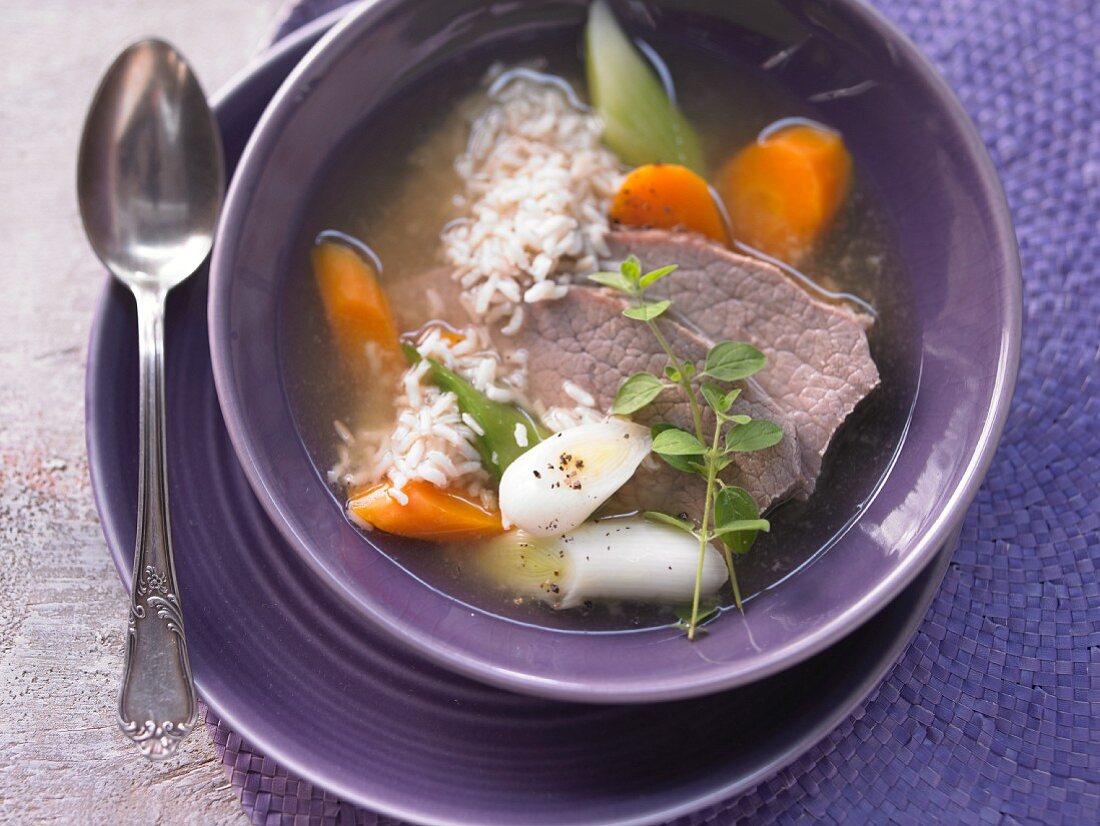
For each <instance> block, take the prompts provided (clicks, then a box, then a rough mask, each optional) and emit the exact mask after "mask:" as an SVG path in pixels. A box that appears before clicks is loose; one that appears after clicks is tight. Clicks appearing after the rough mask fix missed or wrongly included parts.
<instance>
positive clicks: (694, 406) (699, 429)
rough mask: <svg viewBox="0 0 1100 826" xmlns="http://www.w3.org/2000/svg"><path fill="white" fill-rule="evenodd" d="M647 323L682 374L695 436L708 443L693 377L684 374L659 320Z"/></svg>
mask: <svg viewBox="0 0 1100 826" xmlns="http://www.w3.org/2000/svg"><path fill="white" fill-rule="evenodd" d="M646 324H648V325H649V329H650V330H652V331H653V335H654V336H655V337H656V339H657V343H658V344H659V345H660V346H661V349H662V350H664V351H665V355H666V356H668V358H669V361H671V362H672V364H673V366H674V367H675V368H676V372H677V374H678V375H679V376H680V386H681V387H683V388H684V392H685V393H687V397H688V402H689V403H690V404H691V418H692V421H693V422H694V423H695V438H696V439H698V440H699V442H700V444H706V435H705V434H704V433H703V414H702V413H701V412H700V411H699V399H697V398H696V397H695V388H694V387H692V386H691V379H690V378H689V377H688V376H686V375H684V370H683V365H682V364H681V363H680V359H678V358H677V357H676V354H675V353H674V352H673V351H672V345H670V344H669V343H668V339H666V338H665V335H664V333H662V332H661V330H660V328H659V327H658V326H657V322H656V321H655V320H654V319H650V320H648V321H646Z"/></svg>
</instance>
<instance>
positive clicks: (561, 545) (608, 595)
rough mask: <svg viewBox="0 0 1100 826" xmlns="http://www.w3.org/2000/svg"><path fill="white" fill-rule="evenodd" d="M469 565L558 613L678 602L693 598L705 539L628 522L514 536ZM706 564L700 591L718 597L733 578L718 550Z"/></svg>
mask: <svg viewBox="0 0 1100 826" xmlns="http://www.w3.org/2000/svg"><path fill="white" fill-rule="evenodd" d="M469 560H470V563H469V564H473V565H476V566H478V567H479V568H480V569H481V571H482V572H483V573H484V574H485V575H486V576H487V577H488V578H489V579H491V580H492V581H493V582H495V584H496V585H497V586H498V587H500V588H502V589H504V590H506V591H507V592H508V593H510V594H513V595H515V596H517V597H531V598H535V599H539V600H542V601H543V602H547V603H549V604H550V605H552V606H554V607H555V608H575V607H577V606H578V605H582V604H584V603H585V602H586V601H588V600H593V601H597V600H621V601H624V602H641V603H653V604H663V605H677V604H683V603H686V602H689V601H690V600H691V598H692V595H693V594H694V593H695V573H696V567H697V566H698V564H699V541H698V540H697V539H696V538H695V537H694V536H693V535H692V534H689V533H684V532H683V531H681V530H679V529H678V528H672V527H669V526H667V525H661V524H658V523H656V522H650V521H647V520H645V519H642V518H640V517H622V518H614V519H602V520H599V521H596V522H586V523H584V524H583V525H581V526H580V527H579V528H577V529H576V530H574V531H571V532H570V533H567V534H559V535H557V536H532V535H531V534H529V533H526V532H524V531H510V532H509V533H506V534H503V535H501V536H498V537H496V538H494V539H492V540H490V541H488V542H487V543H485V545H484V546H483V547H481V548H480V549H479V550H478V551H477V553H476V554H471V555H470V557H469ZM703 562H704V564H703V578H702V582H701V587H700V593H701V594H702V595H704V596H708V595H711V594H717V593H718V590H719V589H720V588H721V587H722V584H723V583H724V582H725V581H726V577H727V576H728V574H727V571H726V563H725V561H724V560H723V559H722V554H720V553H719V552H718V550H717V549H716V548H715V547H714V546H712V545H708V546H707V551H706V556H705V558H704V561H703Z"/></svg>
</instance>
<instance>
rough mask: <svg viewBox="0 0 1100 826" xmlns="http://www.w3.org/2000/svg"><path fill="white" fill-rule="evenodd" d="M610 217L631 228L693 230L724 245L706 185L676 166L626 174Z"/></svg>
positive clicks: (723, 230) (719, 219) (648, 167)
mask: <svg viewBox="0 0 1100 826" xmlns="http://www.w3.org/2000/svg"><path fill="white" fill-rule="evenodd" d="M609 217H610V218H611V220H612V221H617V222H618V223H620V224H624V225H626V226H631V227H658V228H660V229H676V228H681V229H687V230H692V231H693V232H698V233H700V234H702V235H706V236H707V237H708V238H713V239H714V240H715V241H718V242H719V243H722V244H725V243H726V225H725V223H724V222H723V221H722V215H721V213H720V212H719V211H718V206H717V204H715V202H714V197H713V196H712V195H711V192H710V187H708V186H707V182H706V181H704V180H703V179H702V178H700V177H699V176H698V175H696V174H695V173H694V172H692V171H691V170H690V169H688V168H687V167H686V166H679V165H678V164H672V163H652V164H646V165H645V166H639V167H638V168H637V169H635V170H634V171H633V172H631V173H630V174H629V175H627V176H626V178H625V179H624V180H623V182H622V184H621V185H620V186H619V191H618V192H617V193H615V199H614V200H613V201H612V202H611V213H610V216H609Z"/></svg>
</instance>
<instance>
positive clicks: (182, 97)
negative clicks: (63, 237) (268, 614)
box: [77, 40, 225, 759]
mask: <svg viewBox="0 0 1100 826" xmlns="http://www.w3.org/2000/svg"><path fill="white" fill-rule="evenodd" d="M224 180H225V166H224V161H223V158H222V147H221V139H220V135H219V133H218V130H217V126H216V124H215V122H214V118H213V115H212V114H211V111H210V108H209V107H208V106H207V103H206V96H205V95H204V94H203V91H202V88H201V87H200V86H199V83H198V81H197V80H196V79H195V76H194V74H193V73H192V71H191V68H190V67H189V66H188V65H187V62H186V61H185V60H184V59H183V57H182V56H181V55H180V54H179V53H178V52H177V51H176V50H175V49H173V48H172V47H171V46H169V45H168V44H167V43H164V42H162V41H159V40H143V41H140V42H138V43H135V44H133V45H132V46H130V47H129V48H127V49H126V50H125V51H124V52H123V53H122V54H121V55H119V57H118V58H117V59H116V60H115V62H114V63H113V64H112V65H111V68H110V69H108V71H107V74H106V76H105V77H104V79H103V81H102V82H101V83H100V86H99V89H98V91H97V92H96V96H95V99H94V100H93V101H92V107H91V110H90V111H89V113H88V118H87V120H86V122H85V124H84V135H83V138H82V139H81V144H80V158H79V161H78V166H77V194H78V198H79V201H80V215H81V218H82V219H83V221H84V230H85V232H86V233H87V235H88V239H89V241H91V244H92V247H93V249H94V250H95V252H96V255H98V256H99V258H100V260H102V261H103V263H104V264H106V265H107V268H108V269H109V270H111V272H112V273H113V274H114V275H115V277H117V278H118V279H120V280H121V281H123V282H124V283H125V284H127V286H129V288H130V291H131V292H132V293H133V295H134V301H135V302H136V304H137V316H138V353H139V360H140V389H139V394H140V399H139V405H138V428H139V431H140V434H141V443H140V449H139V464H138V467H139V472H138V524H137V542H136V548H135V551H134V575H133V584H132V588H131V592H130V622H129V634H128V635H127V645H126V663H125V667H124V671H123V678H122V690H121V691H120V693H119V701H118V722H119V727H120V728H121V729H122V731H123V733H124V734H126V736H128V737H129V738H130V739H131V740H133V741H134V742H135V743H136V744H137V745H138V746H139V748H140V749H141V751H142V752H143V753H144V754H145V755H146V756H147V757H149V758H150V759H164V758H167V757H170V756H171V755H173V754H174V753H175V752H176V750H177V748H178V747H179V744H180V742H181V741H182V740H183V738H184V737H186V736H187V733H188V732H189V731H190V730H191V728H192V726H193V725H194V723H195V715H196V711H197V704H196V701H195V687H194V683H193V682H192V679H191V666H190V664H189V662H188V658H187V642H186V638H185V636H184V625H183V609H182V606H181V603H180V597H179V589H178V587H177V586H176V571H175V563H174V561H173V557H172V531H171V524H170V521H169V510H168V471H167V457H166V447H165V438H164V432H165V422H164V304H165V299H166V297H167V295H168V291H169V290H170V289H172V287H174V286H176V285H177V284H179V283H180V282H181V281H183V280H184V279H185V278H187V276H189V275H191V273H193V272H194V271H195V270H196V269H198V267H199V265H200V264H202V262H203V259H204V258H206V256H207V254H208V253H209V252H210V247H211V246H212V244H213V240H214V229H215V227H216V225H217V220H218V212H219V209H220V207H221V199H222V192H223V190H224Z"/></svg>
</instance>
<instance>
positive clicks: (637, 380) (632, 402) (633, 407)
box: [611, 373, 665, 416]
mask: <svg viewBox="0 0 1100 826" xmlns="http://www.w3.org/2000/svg"><path fill="white" fill-rule="evenodd" d="M664 389H665V384H664V382H662V381H661V380H660V379H659V378H657V377H656V376H654V375H653V374H651V373H635V374H634V375H633V376H631V377H630V378H628V379H627V380H626V381H624V382H623V383H622V385H620V387H619V392H617V393H616V394H615V401H614V402H612V403H611V412H612V413H614V414H616V415H619V416H627V415H629V414H631V413H634V412H636V411H638V410H641V409H642V408H643V407H645V406H646V405H648V404H649V403H650V402H652V401H653V400H654V399H655V398H657V397H658V396H659V395H661V391H662V390H664Z"/></svg>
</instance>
